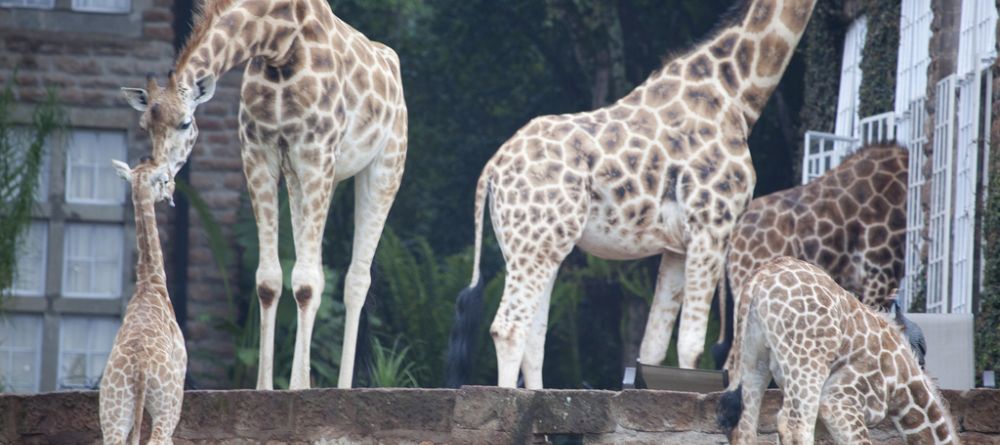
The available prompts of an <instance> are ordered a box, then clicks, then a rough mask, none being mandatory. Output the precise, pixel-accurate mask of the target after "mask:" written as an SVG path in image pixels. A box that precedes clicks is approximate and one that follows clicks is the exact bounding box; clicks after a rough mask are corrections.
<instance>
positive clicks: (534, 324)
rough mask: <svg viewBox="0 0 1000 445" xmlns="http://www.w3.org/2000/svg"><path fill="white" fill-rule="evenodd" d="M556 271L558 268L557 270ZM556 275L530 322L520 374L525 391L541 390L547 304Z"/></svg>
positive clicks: (544, 292)
mask: <svg viewBox="0 0 1000 445" xmlns="http://www.w3.org/2000/svg"><path fill="white" fill-rule="evenodd" d="M557 270H558V268H557ZM556 275H557V274H552V277H551V278H550V279H549V282H548V284H547V285H546V286H545V289H544V290H543V291H542V293H541V299H540V300H539V302H538V310H537V311H536V312H535V317H534V318H533V319H532V321H531V331H530V334H529V335H528V339H527V342H526V344H525V348H524V359H523V360H522V361H521V372H522V374H523V375H524V387H525V388H526V389H542V363H543V362H544V361H545V334H546V333H547V332H548V326H549V302H550V300H551V298H552V286H553V285H554V284H555V281H556Z"/></svg>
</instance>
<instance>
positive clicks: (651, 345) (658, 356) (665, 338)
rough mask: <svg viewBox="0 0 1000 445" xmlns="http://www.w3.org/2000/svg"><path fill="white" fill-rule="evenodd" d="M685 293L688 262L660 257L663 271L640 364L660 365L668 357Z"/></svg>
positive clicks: (643, 336) (660, 271) (649, 319)
mask: <svg viewBox="0 0 1000 445" xmlns="http://www.w3.org/2000/svg"><path fill="white" fill-rule="evenodd" d="M683 290H684V260H683V259H681V258H677V257H675V256H671V255H668V254H664V255H662V256H661V257H660V270H659V273H658V274H657V278H656V291H655V292H654V294H653V306H652V307H651V308H649V318H648V319H647V320H646V331H645V333H643V335H642V345H641V346H640V347H639V362H641V363H643V364H647V365H659V364H660V363H662V362H663V359H664V358H666V356H667V347H668V346H669V345H670V335H671V334H673V330H674V321H676V320H677V311H678V310H679V309H680V307H681V292H682V291H683Z"/></svg>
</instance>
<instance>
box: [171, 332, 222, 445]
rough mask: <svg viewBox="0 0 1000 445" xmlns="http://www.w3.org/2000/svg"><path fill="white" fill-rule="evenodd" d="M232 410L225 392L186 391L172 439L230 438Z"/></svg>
mask: <svg viewBox="0 0 1000 445" xmlns="http://www.w3.org/2000/svg"><path fill="white" fill-rule="evenodd" d="M189 335H190V334H189ZM189 365H192V363H189ZM234 409H235V406H234V402H233V398H232V396H231V395H230V394H229V393H227V392H221V391H188V392H186V393H184V406H183V410H182V411H181V421H180V423H179V424H178V425H177V428H176V429H175V430H174V437H177V438H183V439H211V438H221V437H225V436H231V435H232V434H233V427H234V425H233V422H232V418H233V416H234V413H233V410H234Z"/></svg>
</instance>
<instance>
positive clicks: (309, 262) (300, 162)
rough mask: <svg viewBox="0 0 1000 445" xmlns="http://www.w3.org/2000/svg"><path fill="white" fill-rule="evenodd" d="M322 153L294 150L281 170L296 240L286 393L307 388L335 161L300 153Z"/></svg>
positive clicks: (310, 148)
mask: <svg viewBox="0 0 1000 445" xmlns="http://www.w3.org/2000/svg"><path fill="white" fill-rule="evenodd" d="M321 150H323V149H322V148H321V147H319V146H300V147H297V148H296V149H295V150H293V151H292V152H290V154H289V162H288V163H287V164H286V167H285V168H284V170H285V171H284V173H285V183H286V184H287V186H288V202H289V208H290V210H291V220H292V228H293V232H294V233H293V238H294V240H295V265H294V266H293V267H292V294H293V295H294V296H295V303H296V305H297V307H298V312H297V315H298V323H297V324H296V332H295V349H294V358H293V360H292V376H291V379H290V380H289V383H288V388H289V389H305V388H309V386H310V372H309V371H310V365H309V356H310V349H311V347H312V331H313V324H314V322H315V321H316V312H317V311H319V306H320V303H321V301H322V296H323V290H324V287H325V284H326V279H325V277H324V276H323V263H322V258H321V256H320V250H321V247H322V245H323V229H324V228H325V227H326V217H327V212H328V211H329V209H330V197H331V196H332V194H333V190H334V182H333V178H334V175H333V174H332V172H333V165H334V164H333V163H334V159H333V156H332V155H327V156H324V157H321V158H320V159H322V162H323V163H324V165H322V166H317V165H315V160H311V161H310V160H306V159H303V157H301V154H302V153H317V152H322V151H321Z"/></svg>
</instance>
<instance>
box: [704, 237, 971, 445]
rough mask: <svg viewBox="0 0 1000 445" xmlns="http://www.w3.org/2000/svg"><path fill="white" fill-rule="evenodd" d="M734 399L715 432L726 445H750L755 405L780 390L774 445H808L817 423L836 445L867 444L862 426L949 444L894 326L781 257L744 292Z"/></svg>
mask: <svg viewBox="0 0 1000 445" xmlns="http://www.w3.org/2000/svg"><path fill="white" fill-rule="evenodd" d="M743 293H744V297H745V298H747V299H749V301H750V304H749V312H748V316H747V319H746V321H745V322H744V324H743V327H742V332H741V336H742V338H743V342H742V344H741V347H740V350H739V351H738V360H737V362H738V366H737V368H738V373H737V376H736V380H734V382H733V384H734V385H739V386H738V387H737V388H736V389H735V390H734V391H730V392H727V393H726V394H724V395H723V397H722V399H721V400H720V402H719V403H720V405H719V423H720V424H721V425H722V426H723V428H725V429H727V430H730V429H732V427H733V426H734V425H736V424H737V419H738V426H737V427H736V430H735V431H732V432H731V434H730V443H733V444H756V443H757V421H758V416H759V414H760V403H761V398H762V397H763V395H764V390H765V389H766V388H767V385H768V383H769V382H770V381H771V377H772V376H773V377H774V381H775V382H776V383H777V384H778V386H780V387H781V388H782V392H783V393H784V401H783V404H782V407H781V411H780V412H779V413H778V434H779V436H780V439H781V443H790V444H799V443H801V444H811V443H813V439H814V437H813V434H814V431H813V430H814V426H815V423H816V417H817V415H818V416H819V418H821V419H823V423H824V424H825V425H826V428H827V430H828V431H829V432H830V434H831V435H832V436H833V439H834V440H835V441H836V442H837V443H839V444H866V443H871V439H870V437H869V435H868V428H867V426H868V425H874V424H876V423H878V422H880V421H882V419H884V418H885V417H889V418H890V419H892V421H893V423H894V424H895V425H896V428H897V429H898V430H899V431H900V432H901V433H902V434H903V436H904V437H905V440H906V442H907V443H911V444H913V443H917V444H942V443H950V444H957V443H959V438H958V434H957V432H956V430H955V426H954V425H953V424H952V419H951V414H950V413H949V412H948V407H947V404H946V402H945V401H944V400H943V399H942V398H941V395H940V394H939V393H938V392H937V390H936V389H935V387H934V384H933V383H932V382H931V379H930V377H928V376H927V375H926V374H924V372H923V371H922V370H921V369H920V366H919V364H918V363H917V359H916V358H915V357H914V353H913V352H912V351H911V349H910V347H909V346H908V344H907V342H906V340H904V339H903V336H902V334H901V332H900V329H899V327H898V326H895V325H893V324H891V323H890V322H889V321H888V320H887V319H886V317H885V316H883V315H879V314H877V313H875V312H874V311H873V310H872V309H870V308H869V307H868V306H866V305H864V304H862V303H861V302H859V301H858V299H857V298H856V297H855V296H853V295H851V294H850V293H848V292H847V291H845V290H844V289H842V288H841V287H840V286H838V285H837V284H836V283H834V281H833V280H832V279H831V278H830V276H829V275H827V274H826V273H825V272H823V271H822V270H820V269H819V268H818V267H816V266H814V265H812V264H809V263H806V262H804V261H801V260H797V259H794V258H790V257H779V258H777V259H775V260H772V261H770V262H768V263H765V264H764V265H763V266H761V267H760V268H759V269H757V271H756V273H755V274H754V275H753V277H751V278H750V280H749V281H748V282H747V284H746V286H745V287H744V288H743ZM741 410H742V412H740V411H741Z"/></svg>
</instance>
